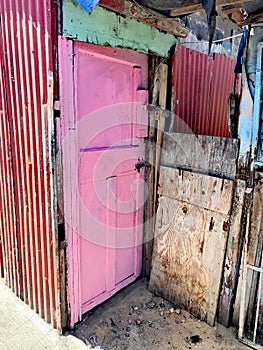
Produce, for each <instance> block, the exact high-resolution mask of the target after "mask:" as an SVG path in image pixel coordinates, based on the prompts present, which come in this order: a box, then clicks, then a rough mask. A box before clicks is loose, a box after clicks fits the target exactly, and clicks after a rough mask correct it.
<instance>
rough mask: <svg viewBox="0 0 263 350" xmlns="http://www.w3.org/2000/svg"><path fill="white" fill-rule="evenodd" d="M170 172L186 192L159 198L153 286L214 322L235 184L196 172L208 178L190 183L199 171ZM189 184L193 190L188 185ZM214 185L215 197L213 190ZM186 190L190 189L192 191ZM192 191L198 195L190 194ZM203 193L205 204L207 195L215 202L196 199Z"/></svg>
mask: <svg viewBox="0 0 263 350" xmlns="http://www.w3.org/2000/svg"><path fill="white" fill-rule="evenodd" d="M166 170H168V172H169V176H170V178H173V179H174V181H175V182H174V183H173V187H174V188H179V189H180V190H179V191H178V194H177V196H176V198H177V199H174V198H168V197H167V196H165V195H163V194H162V196H161V197H160V198H159V207H158V212H157V219H156V230H155V234H156V237H155V244H154V253H153V262H152V272H151V279H150V285H149V287H150V289H151V290H152V291H153V292H154V293H156V294H159V295H162V296H163V297H165V298H166V299H168V300H170V301H171V302H173V303H175V304H179V305H182V306H184V307H186V308H187V309H188V310H189V311H190V312H192V313H193V314H194V315H196V316H199V317H200V318H201V319H203V320H206V321H207V322H208V323H209V324H210V325H213V324H214V321H215V314H216V309H217V301H218V296H219V289H220V282H221V273H222V266H223V261H224V255H225V246H226V240H227V236H228V228H229V227H228V222H229V215H228V214H227V213H229V211H230V208H231V202H232V196H231V189H232V187H233V183H232V185H231V184H230V182H226V181H225V180H222V179H215V178H214V179H213V180H216V181H217V182H218V185H216V186H214V183H213V181H211V177H209V176H206V175H200V174H199V175H198V174H196V175H198V176H201V177H203V178H204V179H203V180H201V181H200V180H199V178H196V177H193V178H192V179H191V182H192V185H190V186H189V183H188V181H189V179H190V178H191V175H193V174H190V173H189V174H188V176H187V174H186V172H183V173H184V174H183V176H182V175H179V173H178V170H175V169H165V170H163V175H161V176H164V174H165V173H166ZM171 172H174V174H172V173H171ZM166 178H168V175H167V176H166ZM195 181H196V183H195V186H194V185H193V184H194V182H195ZM167 183H169V182H168V181H167ZM188 186H189V187H191V190H188V189H187V187H188ZM225 186H226V191H225V190H224V187H225ZM165 187H166V186H165ZM200 187H201V188H200ZM209 188H210V190H209V191H208V189H209ZM202 189H204V190H205V191H206V192H207V194H206V196H204V195H203V194H202ZM214 189H215V195H214V194H212V193H213V191H214ZM219 189H221V191H222V192H223V193H225V194H224V195H223V196H222V202H221V205H220V203H219V202H218V198H220V196H219V195H217V191H218V190H219ZM229 190H230V192H229ZM175 191H176V190H174V192H175ZM184 191H187V195H185V194H184ZM168 192H169V190H167V191H166V192H165V194H168ZM179 192H180V193H179ZM190 192H191V193H192V196H189V194H190ZM227 192H228V196H226V194H227ZM195 193H197V195H196V194H195ZM198 195H199V196H200V197H201V198H200V202H199V204H200V203H204V201H203V199H202V196H204V197H209V196H210V197H211V198H212V199H211V201H213V199H214V198H215V204H213V203H210V205H206V206H207V208H203V207H202V206H201V205H198V202H197V200H196V199H197V197H198ZM218 196H219V197H218ZM208 207H209V208H212V209H213V210H209V209H208ZM215 209H216V211H215Z"/></svg>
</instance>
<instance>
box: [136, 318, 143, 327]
mask: <svg viewBox="0 0 263 350" xmlns="http://www.w3.org/2000/svg"><path fill="white" fill-rule="evenodd" d="M136 324H137V325H138V326H139V325H140V324H142V320H140V319H139V318H138V319H137V320H136Z"/></svg>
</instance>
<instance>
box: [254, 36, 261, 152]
mask: <svg viewBox="0 0 263 350" xmlns="http://www.w3.org/2000/svg"><path fill="white" fill-rule="evenodd" d="M262 49H263V43H262V42H261V43H259V44H258V47H257V67H256V86H255V97H254V116H253V137H252V151H253V152H255V153H256V152H257V148H258V146H259V144H258V138H259V127H260V114H261V91H262ZM260 143H262V140H260ZM259 152H260V151H259ZM255 156H256V158H259V154H257V153H256V154H255Z"/></svg>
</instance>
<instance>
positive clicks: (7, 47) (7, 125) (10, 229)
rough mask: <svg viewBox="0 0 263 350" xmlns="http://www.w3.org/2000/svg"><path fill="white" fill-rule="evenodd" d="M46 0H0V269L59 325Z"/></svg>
mask: <svg viewBox="0 0 263 350" xmlns="http://www.w3.org/2000/svg"><path fill="white" fill-rule="evenodd" d="M53 15H54V7H53V4H52V1H51V0H44V1H40V0H34V1H32V0H27V1H25V0H0V20H1V24H0V84H1V85H0V87H1V90H0V93H1V102H0V103H1V104H0V108H1V110H0V113H1V121H0V143H1V145H0V146H1V147H0V207H1V214H0V235H1V236H0V263H1V269H0V272H1V274H2V276H4V278H5V280H6V281H7V283H8V285H9V286H10V287H11V288H12V289H13V290H14V291H15V293H16V294H17V295H18V296H20V297H21V298H22V299H23V300H24V301H25V302H26V303H28V304H29V305H30V307H31V308H32V309H34V310H35V311H36V312H38V313H39V314H40V316H41V317H43V318H44V319H45V320H46V321H48V322H51V323H52V325H53V326H54V327H57V328H59V327H60V291H59V273H58V244H57V229H56V227H57V224H56V214H55V213H56V200H55V193H56V191H55V185H54V169H53V164H54V161H53V157H54V154H53V146H52V144H53V137H54V130H53V127H54V123H53V112H52V110H53V95H54V92H53V90H54V81H53V72H54V69H53V63H54V47H55V46H54V44H55V35H56V34H55V28H54V27H52V26H53V25H54V23H56V18H55V17H53Z"/></svg>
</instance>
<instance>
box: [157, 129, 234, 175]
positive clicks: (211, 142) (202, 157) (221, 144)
mask: <svg viewBox="0 0 263 350" xmlns="http://www.w3.org/2000/svg"><path fill="white" fill-rule="evenodd" d="M238 150H239V141H238V140H237V139H231V138H227V137H215V136H204V135H194V134H181V133H169V134H168V133H166V134H165V135H164V140H163V148H162V160H161V164H162V165H166V166H180V167H182V168H189V169H192V170H195V171H200V172H207V173H209V174H211V175H215V174H217V175H221V176H224V177H227V178H231V179H232V178H234V177H235V175H236V163H237V161H236V160H237V157H238Z"/></svg>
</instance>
